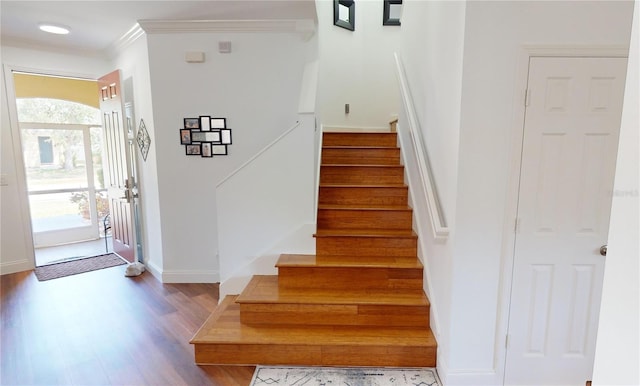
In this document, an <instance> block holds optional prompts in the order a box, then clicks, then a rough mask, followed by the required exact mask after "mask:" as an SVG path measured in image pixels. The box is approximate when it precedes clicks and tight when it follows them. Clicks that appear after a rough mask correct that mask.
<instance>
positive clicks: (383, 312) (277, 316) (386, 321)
mask: <svg viewBox="0 0 640 386" xmlns="http://www.w3.org/2000/svg"><path fill="white" fill-rule="evenodd" d="M240 320H241V321H242V323H245V324H248V325H265V324H266V325H310V326H322V325H325V326H336V325H340V326H390V327H391V326H392V327H421V328H428V327H429V307H428V306H420V307H416V306H398V305H366V304H359V305H358V304H252V303H242V304H240Z"/></svg>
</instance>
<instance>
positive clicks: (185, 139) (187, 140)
mask: <svg viewBox="0 0 640 386" xmlns="http://www.w3.org/2000/svg"><path fill="white" fill-rule="evenodd" d="M180 144H181V145H191V129H180Z"/></svg>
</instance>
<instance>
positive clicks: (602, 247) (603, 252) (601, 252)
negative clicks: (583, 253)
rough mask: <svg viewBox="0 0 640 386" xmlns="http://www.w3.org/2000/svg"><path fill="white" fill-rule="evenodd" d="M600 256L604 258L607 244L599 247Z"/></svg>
mask: <svg viewBox="0 0 640 386" xmlns="http://www.w3.org/2000/svg"><path fill="white" fill-rule="evenodd" d="M600 254H601V255H602V256H606V255H607V244H605V245H603V246H601V247H600Z"/></svg>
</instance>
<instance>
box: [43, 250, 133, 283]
mask: <svg viewBox="0 0 640 386" xmlns="http://www.w3.org/2000/svg"><path fill="white" fill-rule="evenodd" d="M123 264H126V261H124V260H123V259H122V258H121V257H120V256H118V255H115V254H113V253H109V254H106V255H100V256H93V257H86V258H84V259H78V260H72V261H67V262H64V263H56V264H50V265H43V266H42V267H36V277H37V278H38V280H39V281H45V280H51V279H57V278H59V277H65V276H71V275H77V274H79V273H84V272H90V271H97V270H99V269H103V268H109V267H115V266H117V265H123Z"/></svg>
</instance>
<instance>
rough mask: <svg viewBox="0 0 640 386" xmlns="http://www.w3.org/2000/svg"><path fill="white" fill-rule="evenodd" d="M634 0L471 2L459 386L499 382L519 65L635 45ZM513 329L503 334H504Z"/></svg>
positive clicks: (454, 371)
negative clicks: (564, 51)
mask: <svg viewBox="0 0 640 386" xmlns="http://www.w3.org/2000/svg"><path fill="white" fill-rule="evenodd" d="M632 5H633V3H630V2H608V1H603V2H572V1H568V2H559V1H557V2H556V1H554V2H538V1H532V2H501V1H496V2H481V1H478V2H475V1H474V2H469V3H467V8H466V28H465V48H464V66H463V80H462V109H461V111H462V115H461V120H460V134H459V135H460V147H459V150H458V154H459V160H458V186H457V198H456V217H455V222H454V223H455V227H456V229H455V240H454V242H455V245H454V249H453V261H452V264H453V268H452V272H453V274H452V278H451V279H452V292H451V326H450V328H451V330H450V344H451V346H450V351H451V354H450V356H449V357H448V358H446V359H447V360H448V366H449V380H450V381H451V383H452V384H457V383H463V382H465V380H467V381H468V380H473V383H474V384H481V383H496V382H498V379H500V373H501V371H502V369H501V366H502V365H501V364H500V363H499V361H497V360H496V358H497V356H496V353H497V352H501V350H503V348H502V347H504V335H503V334H504V331H498V329H497V327H496V326H497V325H498V322H499V320H500V318H501V317H502V316H503V315H504V314H505V313H506V311H507V306H508V305H506V304H500V303H499V299H500V294H501V292H500V290H501V288H500V284H501V271H502V267H503V265H502V264H503V261H502V260H501V259H502V258H505V259H508V258H512V255H511V254H509V252H508V251H505V252H504V253H505V254H504V255H503V246H504V238H505V236H507V233H506V232H508V229H509V227H508V226H505V224H507V223H508V222H510V221H513V219H506V218H505V213H506V212H505V210H506V205H505V203H506V202H508V200H510V199H512V197H510V196H508V195H507V191H508V189H507V185H508V180H509V172H510V167H511V162H513V161H514V159H511V158H510V149H511V139H512V136H514V135H516V134H517V133H518V130H521V128H522V119H523V118H522V116H519V115H518V114H519V113H520V112H521V111H522V107H521V103H522V95H523V94H522V93H523V92H524V90H523V89H519V88H518V87H517V86H518V85H520V84H521V82H522V79H520V77H526V74H524V75H523V74H521V73H520V72H518V71H517V69H518V65H519V63H518V58H519V56H520V55H521V52H522V46H523V45H525V44H541V45H544V44H547V45H556V46H557V45H623V46H628V44H629V36H630V26H631V15H632V12H631V7H632ZM505 328H506V327H505Z"/></svg>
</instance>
